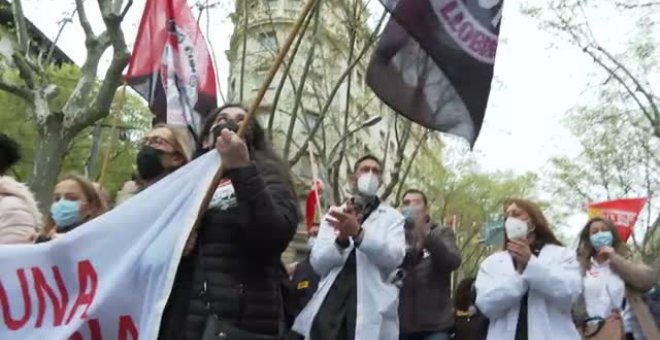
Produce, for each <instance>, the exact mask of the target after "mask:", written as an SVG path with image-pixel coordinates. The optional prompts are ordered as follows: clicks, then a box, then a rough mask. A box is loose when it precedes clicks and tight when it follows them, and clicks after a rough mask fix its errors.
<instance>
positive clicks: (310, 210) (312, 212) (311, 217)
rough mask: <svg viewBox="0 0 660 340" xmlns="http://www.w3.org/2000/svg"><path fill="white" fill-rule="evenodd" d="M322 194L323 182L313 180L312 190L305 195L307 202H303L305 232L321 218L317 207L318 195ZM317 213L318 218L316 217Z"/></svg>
mask: <svg viewBox="0 0 660 340" xmlns="http://www.w3.org/2000/svg"><path fill="white" fill-rule="evenodd" d="M322 192H323V182H321V181H320V180H314V184H312V189H311V190H310V191H309V193H308V194H307V201H306V202H305V227H306V229H307V232H308V233H309V230H310V229H311V228H312V227H313V226H314V223H318V220H319V219H320V218H321V216H320V215H321V211H320V207H319V202H320V196H319V195H320V194H321V193H322ZM317 212H318V216H317Z"/></svg>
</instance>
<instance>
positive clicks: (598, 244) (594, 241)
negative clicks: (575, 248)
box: [589, 230, 613, 250]
mask: <svg viewBox="0 0 660 340" xmlns="http://www.w3.org/2000/svg"><path fill="white" fill-rule="evenodd" d="M589 241H591V245H592V246H593V247H594V249H596V250H599V249H600V248H602V247H611V246H612V242H613V237H612V232H611V231H609V230H608V231H599V232H597V233H595V234H592V235H591V236H590V237H589Z"/></svg>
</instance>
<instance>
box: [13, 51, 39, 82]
mask: <svg viewBox="0 0 660 340" xmlns="http://www.w3.org/2000/svg"><path fill="white" fill-rule="evenodd" d="M12 59H13V60H14V64H15V65H16V67H17V68H18V75H19V76H20V77H21V80H23V82H25V85H26V86H27V87H28V88H29V89H31V90H34V89H36V84H35V81H34V76H35V70H34V68H32V66H30V64H29V62H28V61H27V60H26V59H25V56H23V55H22V54H20V53H14V54H13V55H12Z"/></svg>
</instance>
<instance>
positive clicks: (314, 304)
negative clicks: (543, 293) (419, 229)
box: [293, 156, 406, 340]
mask: <svg viewBox="0 0 660 340" xmlns="http://www.w3.org/2000/svg"><path fill="white" fill-rule="evenodd" d="M381 178H382V166H381V163H380V161H379V160H378V159H377V158H376V157H373V156H364V157H362V158H360V159H359V160H358V161H357V162H356V163H355V166H354V173H353V175H352V176H351V179H350V180H351V183H352V185H353V188H354V190H353V191H354V195H353V197H351V198H350V199H349V200H348V201H347V202H346V203H344V204H343V205H342V206H341V207H335V208H332V209H331V210H330V212H329V213H328V214H327V215H326V217H325V219H324V220H323V221H322V222H321V229H320V231H319V235H318V238H317V240H316V243H315V244H314V247H313V248H312V251H311V257H310V261H311V264H312V267H313V268H314V270H315V271H316V272H317V273H318V274H319V275H321V276H322V278H321V282H320V283H319V286H318V290H317V292H316V294H315V295H314V297H312V299H311V300H310V302H309V303H308V304H307V306H306V307H305V309H304V310H303V311H302V312H301V313H300V315H299V316H298V318H297V319H296V322H295V323H294V325H293V331H294V332H297V333H298V334H301V335H303V336H304V337H305V339H312V340H396V339H398V336H399V320H398V303H399V288H398V287H397V285H396V283H398V281H400V280H401V277H400V271H399V269H398V268H399V266H400V265H401V263H402V262H403V258H404V256H405V249H406V243H405V235H404V227H403V225H404V218H403V216H402V215H401V214H400V213H399V212H398V211H397V210H395V209H394V208H392V207H390V206H389V205H387V204H386V203H383V202H380V200H379V198H378V196H377V194H376V193H377V191H378V188H379V187H380V184H381Z"/></svg>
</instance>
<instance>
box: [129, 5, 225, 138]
mask: <svg viewBox="0 0 660 340" xmlns="http://www.w3.org/2000/svg"><path fill="white" fill-rule="evenodd" d="M126 81H127V83H128V84H129V85H131V87H133V88H134V89H135V90H136V91H137V92H138V93H139V94H140V95H141V96H142V97H144V99H146V100H147V101H148V102H149V108H150V109H151V111H152V112H153V114H154V115H155V119H154V121H155V122H162V123H168V124H174V125H183V126H187V127H188V128H189V129H190V130H191V131H192V132H194V133H195V134H196V135H198V134H199V132H200V129H201V125H202V123H203V118H204V117H205V116H206V115H207V114H208V113H209V112H210V111H211V110H213V109H214V108H215V107H216V105H217V98H216V79H215V71H214V70H213V62H212V60H211V56H210V54H209V51H208V49H207V47H206V41H205V39H204V36H203V35H202V31H201V30H200V28H199V25H198V24H197V20H196V19H195V16H194V15H193V13H192V11H191V9H190V7H189V6H188V2H187V1H186V0H147V3H146V5H145V8H144V14H142V21H141V22H140V28H139V29H138V34H137V38H136V41H135V46H133V53H132V55H131V60H130V62H129V65H128V73H127V74H126Z"/></svg>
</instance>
